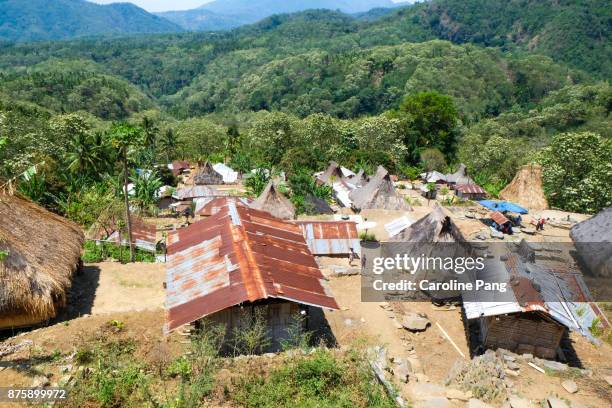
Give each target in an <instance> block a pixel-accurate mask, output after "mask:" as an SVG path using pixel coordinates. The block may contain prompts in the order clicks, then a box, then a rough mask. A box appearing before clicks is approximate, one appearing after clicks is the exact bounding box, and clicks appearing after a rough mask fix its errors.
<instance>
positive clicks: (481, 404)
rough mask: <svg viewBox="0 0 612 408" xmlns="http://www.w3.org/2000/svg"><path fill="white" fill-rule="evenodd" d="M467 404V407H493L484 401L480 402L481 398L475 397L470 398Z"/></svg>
mask: <svg viewBox="0 0 612 408" xmlns="http://www.w3.org/2000/svg"><path fill="white" fill-rule="evenodd" d="M467 406H468V408H493V407H492V406H491V405H489V404H487V403H486V402H482V401H481V400H479V399H476V398H470V400H469V401H468V405H467Z"/></svg>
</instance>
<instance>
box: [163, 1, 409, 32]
mask: <svg viewBox="0 0 612 408" xmlns="http://www.w3.org/2000/svg"><path fill="white" fill-rule="evenodd" d="M405 4H408V2H406V3H394V2H393V1H391V0H284V1H278V0H216V1H212V2H210V3H206V4H204V5H202V6H200V7H198V8H196V9H192V10H185V11H168V12H161V13H157V15H158V16H161V17H164V18H166V19H168V20H170V21H172V22H174V23H176V24H178V25H180V26H181V27H183V28H184V29H186V30H190V31H211V30H228V29H232V28H236V27H240V26H242V25H245V24H252V23H255V22H257V21H259V20H262V19H264V18H266V17H269V16H272V15H275V14H286V13H295V12H299V11H304V10H308V9H312V10H314V9H325V10H339V11H342V12H344V13H347V14H355V13H366V12H368V11H369V10H372V9H379V8H394V7H398V6H401V5H405Z"/></svg>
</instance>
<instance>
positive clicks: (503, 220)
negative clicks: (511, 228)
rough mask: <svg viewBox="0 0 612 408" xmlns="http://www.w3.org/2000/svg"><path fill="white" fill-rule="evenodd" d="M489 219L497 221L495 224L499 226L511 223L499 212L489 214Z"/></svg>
mask: <svg viewBox="0 0 612 408" xmlns="http://www.w3.org/2000/svg"><path fill="white" fill-rule="evenodd" d="M489 218H491V219H492V220H493V221H495V223H497V225H504V224H505V223H507V222H510V220H509V219H507V218H506V217H505V216H504V214H502V213H500V212H499V211H495V212H492V213H491V214H489Z"/></svg>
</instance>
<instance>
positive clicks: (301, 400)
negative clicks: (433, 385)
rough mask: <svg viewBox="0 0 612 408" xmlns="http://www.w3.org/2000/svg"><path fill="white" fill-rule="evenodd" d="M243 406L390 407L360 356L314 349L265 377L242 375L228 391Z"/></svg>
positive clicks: (388, 400) (390, 403) (390, 404)
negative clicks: (340, 354) (234, 387)
mask: <svg viewBox="0 0 612 408" xmlns="http://www.w3.org/2000/svg"><path fill="white" fill-rule="evenodd" d="M228 396H229V398H231V399H233V400H234V401H235V402H237V403H238V404H240V405H244V406H246V407H280V406H295V407H393V406H394V403H393V402H392V401H391V400H390V399H389V398H388V397H387V395H386V394H385V393H384V391H383V390H382V388H381V387H380V385H379V384H378V383H377V382H376V381H375V380H374V378H373V375H372V372H371V370H370V368H369V366H368V364H367V362H366V359H365V358H363V356H355V358H352V357H347V356H336V355H334V353H333V352H331V351H329V350H325V349H318V350H317V351H316V352H315V353H314V354H312V355H306V356H299V357H296V358H293V359H291V360H290V361H288V362H287V363H285V364H283V365H282V366H281V367H279V368H277V369H275V370H273V371H272V372H271V373H270V374H269V375H268V376H267V377H266V378H265V379H264V378H262V377H261V376H258V375H253V376H245V377H244V378H242V379H241V381H239V382H238V384H237V389H235V390H233V392H231V393H229V394H228Z"/></svg>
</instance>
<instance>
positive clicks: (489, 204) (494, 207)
mask: <svg viewBox="0 0 612 408" xmlns="http://www.w3.org/2000/svg"><path fill="white" fill-rule="evenodd" d="M478 204H480V205H482V206H483V207H485V208H488V209H489V210H491V211H501V212H506V211H510V212H513V213H518V214H527V213H528V212H529V211H527V210H526V209H524V208H523V207H521V206H520V205H517V204H514V203H511V202H509V201H491V200H480V201H478Z"/></svg>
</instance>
